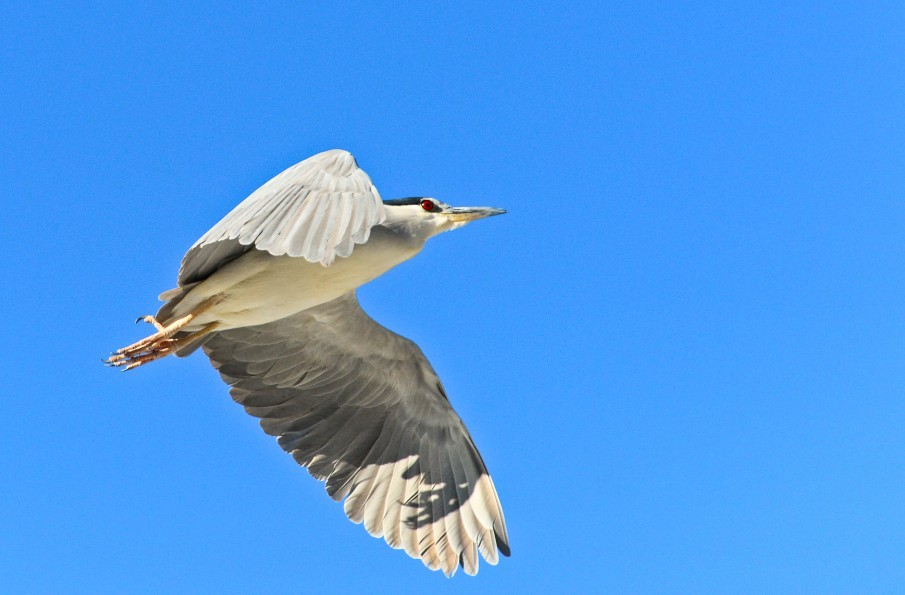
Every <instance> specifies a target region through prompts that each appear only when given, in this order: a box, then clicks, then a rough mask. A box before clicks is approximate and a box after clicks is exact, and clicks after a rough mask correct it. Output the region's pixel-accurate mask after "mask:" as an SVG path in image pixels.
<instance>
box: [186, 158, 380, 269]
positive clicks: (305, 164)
mask: <svg viewBox="0 0 905 595" xmlns="http://www.w3.org/2000/svg"><path fill="white" fill-rule="evenodd" d="M385 217H386V214H385V212H384V208H383V202H382V201H381V200H380V194H379V193H378V192H377V189H376V188H375V187H374V185H373V184H372V183H371V179H370V178H369V177H368V174H366V173H365V172H364V171H362V170H361V169H359V167H358V164H357V163H355V158H354V157H353V156H352V154H351V153H349V152H347V151H342V150H339V149H334V150H332V151H325V152H323V153H319V154H317V155H314V156H313V157H309V158H308V159H305V160H304V161H302V162H301V163H297V164H296V165H293V166H292V167H290V168H289V169H287V170H285V171H284V172H282V173H280V174H279V175H277V176H276V177H274V178H273V179H271V180H270V181H269V182H267V183H266V184H264V185H263V186H261V187H260V188H258V189H257V190H255V191H254V192H253V193H252V194H251V196H249V197H248V198H246V199H245V200H244V201H242V202H241V203H240V204H239V205H238V206H237V207H236V208H235V209H233V210H232V211H231V212H230V213H229V214H228V215H226V217H224V218H223V219H221V220H220V222H219V223H217V224H216V225H215V226H214V227H213V228H211V230H210V231H208V232H207V233H206V234H204V236H202V237H201V239H200V240H198V241H197V242H196V243H195V245H194V246H192V247H191V248H190V249H189V251H188V252H187V253H186V255H185V258H184V259H183V260H182V268H181V269H180V270H179V284H180V285H187V284H188V283H192V282H194V281H200V280H203V279H205V278H207V277H208V276H210V275H211V273H213V272H214V271H215V270H217V268H219V267H220V266H222V264H223V263H225V262H227V261H229V260H230V259H232V258H235V257H236V256H239V255H240V254H242V253H243V252H245V251H247V250H249V249H250V248H251V247H254V248H257V249H259V250H266V251H267V252H270V253H271V254H273V255H274V256H280V255H283V254H288V255H289V256H299V257H302V258H304V259H306V260H308V261H310V262H319V263H321V264H322V265H324V266H329V265H330V264H331V263H332V262H333V259H334V258H335V257H337V256H341V257H346V256H349V255H350V254H352V249H353V248H354V247H355V244H363V243H364V242H366V241H368V236H369V235H370V232H371V228H372V227H373V226H375V225H378V224H380V223H382V222H383V220H384V219H385Z"/></svg>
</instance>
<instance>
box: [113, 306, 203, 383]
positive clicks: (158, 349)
mask: <svg viewBox="0 0 905 595" xmlns="http://www.w3.org/2000/svg"><path fill="white" fill-rule="evenodd" d="M214 303H215V302H214V301H213V300H208V301H206V302H204V303H202V304H201V305H200V306H198V307H197V308H196V309H195V310H193V311H192V312H190V313H189V314H187V315H185V316H183V317H182V318H177V319H176V320H174V321H173V322H171V323H169V324H167V325H163V324H161V323H160V322H158V320H157V319H156V318H155V317H153V316H150V315H148V316H139V317H138V319H136V321H135V322H136V323H137V322H141V321H142V320H144V321H145V322H147V323H148V324H151V325H154V328H155V329H157V332H156V333H154V334H152V335H149V336H147V337H145V338H144V339H142V340H141V341H136V342H135V343H132V344H131V345H127V346H126V347H123V348H122V349H117V350H116V353H114V354H113V355H111V356H110V357H108V358H107V359H105V360H104V364H105V365H107V366H111V367H114V368H120V367H121V368H123V371H124V372H125V371H126V370H132V369H133V368H137V367H139V366H143V365H145V364H146V363H148V362H153V361H154V360H157V359H160V358H162V357H166V356H167V355H170V354H171V353H175V352H176V351H178V350H179V349H181V348H183V347H185V346H186V345H188V344H189V343H191V342H193V341H195V340H197V339H199V338H201V337H202V336H204V335H206V334H207V333H209V332H211V331H212V330H213V329H214V328H216V327H217V324H218V323H216V322H213V323H210V324H208V325H207V326H205V327H204V328H202V329H201V330H198V331H194V332H190V333H188V334H184V333H183V336H181V337H179V338H178V339H177V338H174V337H173V335H175V334H176V333H178V332H179V331H180V330H181V329H183V328H185V327H186V326H187V325H188V324H189V323H190V322H192V320H194V319H195V318H197V317H198V316H199V315H201V314H202V313H204V312H205V311H207V310H208V309H209V308H210V307H211V306H212V305H214Z"/></svg>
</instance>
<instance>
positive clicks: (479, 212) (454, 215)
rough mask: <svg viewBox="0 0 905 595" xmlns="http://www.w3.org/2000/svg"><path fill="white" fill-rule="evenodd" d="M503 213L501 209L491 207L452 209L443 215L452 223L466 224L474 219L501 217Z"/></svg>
mask: <svg viewBox="0 0 905 595" xmlns="http://www.w3.org/2000/svg"><path fill="white" fill-rule="evenodd" d="M505 212H506V211H504V210H503V209H495V208H493V207H453V208H451V209H449V210H448V211H446V212H444V213H443V214H444V215H446V216H447V217H448V218H449V220H450V221H452V222H453V223H468V222H469V221H474V220H475V219H483V218H484V217H493V216H494V215H502V214H503V213H505Z"/></svg>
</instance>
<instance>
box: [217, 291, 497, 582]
mask: <svg viewBox="0 0 905 595" xmlns="http://www.w3.org/2000/svg"><path fill="white" fill-rule="evenodd" d="M204 350H205V352H206V353H207V355H208V356H209V357H210V359H211V362H212V363H213V364H214V366H215V367H216V368H217V369H218V370H219V371H220V375H221V376H222V377H223V380H224V381H226V382H227V383H228V384H229V385H231V386H232V390H231V391H230V394H231V395H232V397H233V399H235V400H236V401H237V402H238V403H240V404H241V405H243V406H244V407H245V410H246V411H247V412H248V413H250V414H251V415H254V416H255V417H259V418H261V427H262V428H264V431H265V432H267V433H268V434H270V435H272V436H277V437H278V442H279V444H280V446H281V447H283V449H284V450H286V451H287V452H289V453H290V454H292V456H293V457H294V458H295V460H296V461H297V462H298V463H299V464H300V465H303V466H304V467H307V468H308V471H309V472H310V473H311V474H312V475H313V476H314V477H316V478H318V479H322V480H325V481H326V488H327V492H328V493H329V494H330V496H331V497H332V498H333V499H334V500H337V501H340V500H342V499H344V498H345V505H344V508H345V511H346V514H347V515H348V516H349V518H350V519H351V520H352V521H354V522H356V523H361V522H364V526H365V528H366V529H367V531H368V533H370V534H371V535H373V536H375V537H383V538H384V539H385V540H386V542H387V543H388V544H389V545H391V546H392V547H394V548H402V549H404V550H405V551H406V552H407V553H408V554H409V555H410V556H412V557H413V558H420V559H421V560H422V561H423V562H424V564H425V565H426V566H428V567H429V568H431V569H432V570H436V569H438V568H440V569H442V570H443V572H444V573H446V574H447V575H451V574H453V573H454V572H455V571H456V569H457V568H458V566H460V565H461V566H462V567H463V568H464V569H465V572H466V573H468V574H475V573H476V572H477V570H478V555H477V552H478V551H480V552H481V553H482V554H483V556H484V558H485V560H487V562H489V563H491V564H496V563H497V561H498V559H499V557H498V551H499V552H500V553H502V554H503V555H505V556H508V555H509V538H508V536H507V534H506V523H505V521H504V519H503V511H502V509H501V508H500V501H499V498H498V497H497V494H496V489H495V488H494V486H493V481H492V480H491V479H490V475H489V474H488V472H487V467H485V465H484V461H483V460H482V459H481V455H480V454H478V451H477V448H476V447H475V445H474V442H473V441H472V439H471V436H469V434H468V430H466V428H465V425H464V424H463V423H462V420H461V419H459V416H458V415H456V412H455V411H453V408H452V406H451V405H450V403H449V401H448V399H447V397H446V394H445V392H444V391H443V386H442V385H441V383H440V379H439V378H438V377H437V374H436V373H435V372H434V370H433V368H431V365H430V363H428V361H427V358H425V357H424V354H423V353H422V352H421V350H420V349H419V348H418V346H417V345H415V344H414V343H413V342H411V341H409V340H408V339H405V338H404V337H401V336H399V335H397V334H395V333H393V332H390V331H389V330H387V329H385V328H384V327H382V326H380V325H379V324H377V323H376V322H374V321H373V320H372V319H371V318H370V317H369V316H368V315H367V314H365V313H364V311H363V310H362V309H361V308H360V307H359V305H358V301H357V300H356V298H355V294H354V293H351V294H348V295H346V296H343V297H341V298H339V299H336V300H334V301H332V302H328V303H326V304H323V305H321V306H318V307H316V308H312V309H310V310H306V311H304V312H301V313H299V314H295V315H293V316H290V317H287V318H284V319H282V320H278V321H276V322H271V323H268V324H264V325H260V326H256V327H245V328H238V329H232V330H227V331H223V332H217V333H213V334H212V335H211V336H210V338H209V339H208V340H207V342H206V343H205V345H204Z"/></svg>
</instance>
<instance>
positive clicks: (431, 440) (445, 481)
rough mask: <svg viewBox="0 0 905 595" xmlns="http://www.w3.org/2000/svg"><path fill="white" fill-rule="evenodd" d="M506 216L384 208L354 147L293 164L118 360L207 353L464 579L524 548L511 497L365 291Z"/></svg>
mask: <svg viewBox="0 0 905 595" xmlns="http://www.w3.org/2000/svg"><path fill="white" fill-rule="evenodd" d="M505 212H506V211H504V210H502V209H497V208H491V207H453V206H450V205H449V204H447V203H445V202H442V201H440V200H438V199H436V198H433V197H411V198H400V199H393V200H383V199H381V197H380V194H379V193H378V191H377V188H375V186H374V184H373V183H372V182H371V179H370V177H369V176H368V175H367V174H366V173H365V172H364V171H363V170H362V169H361V168H359V166H358V164H357V162H356V160H355V158H354V157H353V156H352V154H351V153H349V152H348V151H345V150H341V149H333V150H329V151H325V152H322V153H319V154H316V155H314V156H312V157H309V158H308V159H305V160H304V161H301V162H300V163H297V164H296V165H293V166H291V167H289V168H288V169H286V170H285V171H283V172H282V173H280V174H278V175H276V176H275V177H274V178H272V179H271V180H269V181H268V182H266V183H265V184H264V185H263V186H261V187H260V188H258V189H257V190H255V191H254V192H253V193H252V194H251V195H250V196H248V198H246V199H245V200H244V201H242V202H241V203H240V204H239V205H238V206H236V207H235V208H234V209H233V210H232V211H231V212H229V213H228V214H227V215H226V216H225V217H223V219H221V220H220V222H219V223H217V224H216V225H214V226H213V227H212V228H211V229H210V230H209V231H208V232H207V233H205V234H204V235H203V236H202V237H201V238H200V239H199V240H198V241H197V242H195V244H194V245H193V246H192V247H191V248H190V249H189V250H188V252H187V253H186V254H185V257H184V258H183V260H182V264H181V267H180V269H179V273H178V278H177V287H176V288H175V289H171V290H169V291H165V292H163V293H162V294H160V296H159V299H160V301H162V302H164V304H163V305H162V306H161V308H160V309H159V310H158V312H157V313H156V315H147V316H142V317H139V319H138V320H136V322H141V321H142V320H143V321H145V322H147V323H149V324H151V325H153V326H154V328H155V332H153V333H152V334H150V335H149V336H147V337H145V338H143V339H141V340H140V341H137V342H135V343H133V344H131V345H129V346H127V347H123V348H121V349H118V350H117V351H116V352H114V353H113V354H112V355H111V356H110V357H108V358H106V360H105V363H106V364H107V365H108V366H112V367H114V368H119V369H121V370H123V371H127V370H133V369H135V368H138V367H140V366H143V365H146V364H148V363H150V362H152V361H155V360H159V359H161V358H163V357H166V356H168V355H175V356H177V357H185V356H187V355H189V354H191V353H192V352H194V351H195V350H196V349H198V348H201V349H203V351H204V353H206V355H207V357H208V358H209V359H210V361H211V363H212V364H213V366H214V367H215V368H216V369H217V370H218V371H219V373H220V376H221V378H222V379H223V380H224V381H225V382H226V384H228V385H229V386H230V387H231V388H230V395H231V396H232V398H233V400H235V401H236V402H237V403H239V404H240V405H242V406H243V407H244V408H245V410H246V411H247V412H248V413H249V414H251V415H252V416H254V417H257V418H259V420H260V425H261V427H262V429H263V430H264V432H266V433H267V434H269V435H271V436H275V437H276V438H277V442H278V444H279V446H280V447H282V448H283V450H285V451H286V452H287V453H289V454H291V455H292V457H293V458H294V459H295V461H296V462H298V464H299V465H301V466H303V467H305V468H307V470H308V472H309V473H310V474H311V475H312V476H314V477H315V478H317V479H319V480H322V481H324V482H325V487H326V491H327V493H328V494H329V496H330V497H331V498H333V500H335V501H337V502H343V508H344V511H345V513H346V515H347V516H348V517H349V519H350V520H352V521H353V522H355V523H362V524H364V527H365V529H366V530H367V532H368V533H370V534H371V535H372V536H375V537H382V538H383V539H384V540H385V541H386V543H387V544H389V545H390V546H391V547H393V548H396V549H402V550H404V551H405V552H406V553H407V554H408V555H409V556H411V557H412V558H418V559H420V560H421V561H422V562H423V563H424V565H425V566H427V567H428V568H429V569H431V570H442V572H443V573H444V574H445V575H446V576H452V575H453V574H455V572H456V571H457V570H458V569H459V568H461V569H463V571H464V572H465V573H466V574H469V575H474V574H476V573H477V572H478V566H479V556H478V553H479V552H480V555H481V557H483V559H484V560H485V561H486V562H487V563H489V564H492V565H495V564H497V563H498V561H499V558H500V554H502V555H503V556H509V555H510V547H509V537H508V534H507V530H506V522H505V519H504V517H503V510H502V507H501V505H500V499H499V497H498V495H497V491H496V488H495V487H494V483H493V480H492V479H491V477H490V474H489V472H488V471H487V466H486V465H485V464H484V460H483V459H482V457H481V455H480V453H479V452H478V449H477V447H476V446H475V443H474V440H473V439H472V437H471V435H470V434H469V432H468V430H467V429H466V427H465V424H464V423H463V422H462V420H461V419H460V418H459V416H458V415H457V414H456V412H455V411H454V409H453V407H452V405H451V404H450V401H449V398H448V396H447V394H446V390H445V389H444V387H443V384H442V383H441V381H440V378H439V377H438V376H437V373H436V372H435V371H434V369H433V367H432V366H431V364H430V363H429V362H428V360H427V358H426V357H425V355H424V353H423V352H422V351H421V349H420V348H419V347H418V346H417V345H416V344H415V343H414V342H412V341H410V340H409V339H406V338H404V337H402V336H400V335H397V334H396V333H394V332H392V331H390V330H388V329H386V328H384V327H383V326H381V325H380V324H378V323H377V322H375V321H374V320H373V319H372V318H371V317H370V316H368V315H367V314H366V313H365V312H364V311H363V310H362V309H361V307H360V305H359V303H358V299H357V297H356V290H357V288H358V287H360V286H362V285H364V284H365V283H368V282H369V281H372V280H373V279H375V278H377V277H379V276H380V275H382V274H384V273H385V272H387V271H388V270H390V269H392V268H393V267H395V266H397V265H399V264H401V263H402V262H405V261H406V260H409V259H410V258H412V257H414V256H415V255H417V254H418V253H419V252H420V251H421V249H422V248H423V247H424V245H425V243H426V242H427V240H428V239H430V238H432V237H434V236H436V235H437V234H440V233H442V232H445V231H450V230H453V229H457V228H460V227H462V226H464V225H466V224H468V223H469V222H472V221H475V220H478V219H483V218H487V217H491V216H495V215H500V214H503V213H505Z"/></svg>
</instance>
